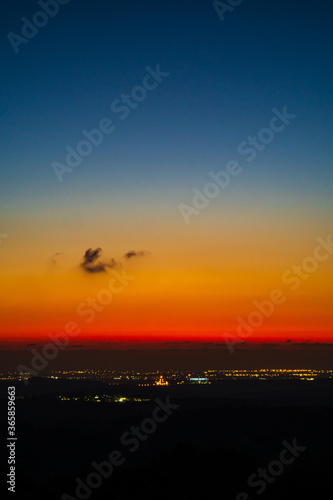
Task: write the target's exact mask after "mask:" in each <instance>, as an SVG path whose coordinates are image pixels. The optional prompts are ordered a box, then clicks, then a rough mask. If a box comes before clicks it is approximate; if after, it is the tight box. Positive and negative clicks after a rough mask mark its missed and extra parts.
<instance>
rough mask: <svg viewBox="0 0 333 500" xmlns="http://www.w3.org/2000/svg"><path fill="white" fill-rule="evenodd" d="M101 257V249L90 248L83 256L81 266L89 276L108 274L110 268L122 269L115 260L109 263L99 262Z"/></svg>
mask: <svg viewBox="0 0 333 500" xmlns="http://www.w3.org/2000/svg"><path fill="white" fill-rule="evenodd" d="M101 255H102V249H101V248H95V250H93V249H92V248H88V250H86V252H85V254H84V256H83V262H81V264H80V265H81V267H82V269H83V270H84V271H85V272H86V273H88V274H94V273H106V272H107V269H108V268H109V269H113V268H116V267H121V265H120V264H118V263H117V262H116V261H115V259H111V260H110V261H108V262H102V261H101V260H99V258H100V256H101Z"/></svg>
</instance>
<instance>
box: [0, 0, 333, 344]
mask: <svg viewBox="0 0 333 500" xmlns="http://www.w3.org/2000/svg"><path fill="white" fill-rule="evenodd" d="M63 2H64V0H63ZM42 3H43V2H42ZM52 5H53V4H52ZM57 5H58V4H57ZM58 7H59V8H58V9H57V10H58V12H56V13H55V14H54V15H53V17H50V16H49V17H48V16H47V15H42V16H40V15H39V16H38V15H37V17H36V12H38V11H41V10H42V9H41V7H40V5H39V4H38V3H37V2H34V1H29V2H26V1H25V2H24V1H17V0H12V1H11V2H5V3H4V4H3V5H2V6H1V7H0V9H1V16H0V18H1V21H0V26H1V34H2V35H1V43H0V51H1V59H2V65H3V69H4V71H3V74H2V86H1V89H0V99H1V106H2V113H1V114H2V120H1V133H0V143H1V151H2V154H1V158H0V171H1V174H0V175H1V182H0V189H1V197H0V206H1V211H0V213H1V216H0V274H1V287H0V304H1V318H2V321H1V324H0V341H1V342H2V343H4V342H14V341H17V342H19V343H21V344H22V345H27V344H28V343H29V342H31V341H37V342H39V341H41V342H44V341H46V339H48V338H49V337H48V335H49V333H50V332H52V333H57V332H63V331H64V329H65V327H66V325H67V324H68V322H74V323H75V324H77V325H78V328H79V330H80V333H79V334H78V335H77V337H75V342H78V343H79V344H81V343H82V342H83V343H84V342H92V341H96V342H97V341H103V342H104V341H105V342H107V341H112V340H116V341H127V340H135V341H136V342H146V341H170V340H172V341H179V342H183V341H195V342H199V343H200V342H207V341H214V342H226V339H228V341H229V342H232V343H233V344H232V345H236V346H237V345H238V344H240V345H241V343H242V342H246V343H251V342H253V343H259V344H260V345H261V344H262V343H266V342H268V343H269V342H273V343H276V342H282V343H285V342H286V341H287V340H291V341H292V342H296V343H297V342H304V343H309V344H313V343H330V342H332V341H333V330H332V323H333V322H332V320H333V312H332V307H331V304H332V296H333V292H332V277H333V256H332V253H333V249H332V248H331V246H332V245H331V243H330V242H331V241H332V240H331V239H330V234H331V231H332V225H331V214H332V199H333V197H332V185H333V170H332V162H331V158H332V140H331V130H332V125H333V118H332V105H333V99H332V91H331V88H332V76H333V74H332V73H333V71H332V63H331V62H330V61H331V54H330V52H331V50H330V48H331V47H332V29H331V20H330V17H331V14H332V9H333V7H332V6H331V4H330V3H328V2H326V3H323V4H321V5H320V8H319V7H318V8H317V7H314V6H313V5H312V4H307V3H304V2H299V1H295V2H292V4H290V2H286V1H283V0H282V1H279V2H277V1H276V2H269V3H268V2H264V1H263V0H257V1H252V2H248V1H246V0H244V1H243V2H241V3H240V4H239V5H238V6H236V7H234V8H233V10H231V11H230V10H226V11H225V12H224V14H221V9H222V7H214V5H213V3H212V2H210V1H209V2H207V1H203V0H198V1H196V2H190V1H183V2H175V1H170V2H164V3H163V2H162V3H158V2H152V1H142V2H134V1H132V0H130V1H128V2H126V3H122V2H117V3H116V2H89V1H86V0H83V1H80V2H78V1H77V0H70V1H69V2H67V3H66V2H65V3H63V4H62V5H58ZM49 8H50V9H52V7H49ZM53 8H55V7H53ZM46 9H47V7H46ZM218 11H219V12H218ZM45 16H46V17H45ZM221 17H223V18H224V19H223V20H221V19H220V18H221ZM22 18H23V20H22ZM45 19H47V23H46V25H44V26H41V27H38V28H34V27H33V26H32V28H31V25H30V24H27V23H30V22H31V21H32V20H35V21H36V24H39V25H40V24H43V23H44V22H45ZM29 26H30V27H29ZM29 30H30V31H29ZM26 35H27V36H28V38H27V36H26ZM20 37H21V38H20ZM22 37H23V38H22ZM22 40H23V41H22ZM121 101H122V102H121ZM96 129H97V131H96ZM98 129H99V131H98ZM93 130H94V132H92V131H93ZM87 140H88V142H87ZM89 140H90V142H89ZM82 141H85V142H84V143H82ZM66 148H67V149H66ZM69 152H70V154H68V153H69ZM66 157H67V159H66ZM226 172H227V173H226ZM214 175H215V178H214V177H213V176H214ZM216 178H217V179H219V180H220V184H216ZM221 179H222V180H221ZM212 182H215V184H214V183H213V184H212ZM214 186H215V187H214ZM205 193H206V194H205ZM207 193H208V194H209V196H207ZM212 193H213V196H211V194H212ZM319 247H320V248H319ZM294 266H299V267H297V268H295V267H294ZM273 299H274V300H273ZM263 301H266V302H265V304H266V309H265V305H261V306H260V304H263ZM267 301H268V302H267ZM255 304H257V305H255ZM258 304H259V309H258ZM260 307H261V308H262V309H263V310H265V311H266V314H265V313H263V312H262V311H261V312H260ZM254 311H257V312H256V313H254ZM258 311H259V313H258ZM251 322H252V323H251ZM241 324H242V325H243V329H242V327H241V326H240V325H241ZM245 324H246V325H247V327H246V326H244V325H245Z"/></svg>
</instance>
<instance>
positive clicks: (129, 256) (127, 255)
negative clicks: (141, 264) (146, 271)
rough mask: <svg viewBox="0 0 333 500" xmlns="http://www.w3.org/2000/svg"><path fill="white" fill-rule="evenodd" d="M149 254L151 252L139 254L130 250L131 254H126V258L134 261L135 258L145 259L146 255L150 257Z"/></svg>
mask: <svg viewBox="0 0 333 500" xmlns="http://www.w3.org/2000/svg"><path fill="white" fill-rule="evenodd" d="M148 253H149V252H146V251H144V250H140V251H139V252H136V251H135V250H130V251H129V252H127V253H125V255H124V257H125V259H132V258H133V257H143V256H144V255H148Z"/></svg>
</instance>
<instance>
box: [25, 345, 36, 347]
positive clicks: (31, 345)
mask: <svg viewBox="0 0 333 500" xmlns="http://www.w3.org/2000/svg"><path fill="white" fill-rule="evenodd" d="M34 345H37V344H27V347H32V346H34Z"/></svg>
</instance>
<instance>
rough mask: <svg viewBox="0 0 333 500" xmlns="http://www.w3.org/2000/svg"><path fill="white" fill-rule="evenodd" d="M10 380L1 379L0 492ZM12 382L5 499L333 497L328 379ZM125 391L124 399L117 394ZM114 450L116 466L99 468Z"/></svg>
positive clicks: (332, 402)
mask: <svg viewBox="0 0 333 500" xmlns="http://www.w3.org/2000/svg"><path fill="white" fill-rule="evenodd" d="M9 385H10V384H9V383H8V382H6V383H1V386H0V391H1V397H2V399H1V400H0V404H1V442H2V446H1V488H2V492H1V498H5V495H6V489H7V488H6V484H5V483H6V474H7V473H8V464H7V454H8V453H7V449H6V444H5V441H6V439H7V424H6V413H7V412H6V408H7V401H6V399H5V397H4V396H5V395H6V391H7V387H8V386H9ZM14 385H15V386H16V390H17V396H18V399H17V400H16V413H17V420H16V427H17V438H18V439H17V443H16V493H15V494H14V493H8V495H10V496H8V498H15V499H19V500H21V499H25V500H30V499H34V500H41V499H43V500H44V499H47V500H53V499H60V498H64V499H65V498H67V499H70V498H71V499H73V498H82V499H83V498H91V499H93V500H94V499H96V500H100V499H102V500H108V499H110V500H111V499H117V500H118V499H124V500H125V499H132V498H133V499H145V500H150V499H163V500H164V499H178V498H179V499H184V500H186V499H189V500H190V499H191V500H193V499H230V500H235V499H237V500H248V499H251V500H253V499H258V500H259V499H264V500H265V499H272V500H275V499H279V500H280V499H298V498H300V499H305V498H313V499H326V498H327V499H328V498H332V497H333V495H332V492H333V487H332V481H331V476H332V466H333V425H332V422H333V381H332V379H329V380H315V381H311V382H306V381H304V382H301V381H295V382H293V381H233V382H221V383H217V384H212V385H203V386H193V385H192V386H191V385H181V386H162V387H135V386H131V385H126V386H109V385H107V384H104V383H102V382H97V381H91V382H76V381H62V380H57V381H53V380H46V379H45V380H43V379H35V380H32V381H31V382H30V384H29V386H28V387H24V385H23V384H22V383H17V382H16V383H15V384H14ZM59 396H60V397H59ZM96 396H97V397H96ZM118 396H120V397H123V398H127V399H125V400H124V401H123V402H112V401H113V399H112V398H114V397H118ZM108 397H109V398H110V399H109V400H107V398H108ZM61 398H62V399H61ZM64 398H67V399H64ZM74 398H76V399H74ZM156 398H158V401H157V402H156ZM87 399H89V400H88V401H87ZM94 399H96V400H97V399H100V402H97V401H96V402H94V401H93V400H94ZM135 399H140V400H141V399H146V400H147V401H135ZM161 402H162V403H161ZM157 407H159V408H160V409H159V410H157V409H156V408H157ZM147 419H148V420H147ZM149 419H150V420H149ZM133 426H134V427H133ZM135 427H136V428H137V429H136V430H135ZM133 429H134V430H133ZM137 432H138V433H137ZM135 433H137V434H136V435H135ZM115 450H117V452H118V453H117V452H115V453H113V455H112V457H113V460H114V462H115V463H114V464H113V466H111V465H109V466H108V465H106V464H104V466H103V467H104V468H103V469H99V472H98V473H97V469H96V467H99V466H100V464H101V462H106V461H108V462H109V461H110V453H111V452H112V451H115ZM284 450H285V451H284ZM92 463H95V464H96V466H94V465H92ZM109 463H110V462H109ZM259 469H262V470H261V472H260V470H259ZM102 472H103V473H104V475H105V476H106V475H109V477H108V478H106V477H104V478H103V477H102ZM92 473H94V474H93V475H91V474H92ZM250 476H251V478H250V480H249V477H250ZM77 478H79V480H77ZM88 478H89V481H90V483H91V484H90V486H89V485H88V486H87V480H88ZM89 481H88V482H89ZM78 484H80V485H81V487H80V488H78ZM97 484H99V486H98V487H95V486H96V485H97ZM84 485H85V486H84ZM77 488H78V489H77ZM64 493H67V496H63V497H62V495H64Z"/></svg>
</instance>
